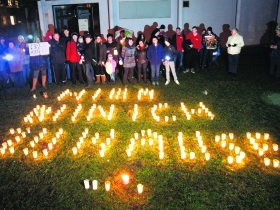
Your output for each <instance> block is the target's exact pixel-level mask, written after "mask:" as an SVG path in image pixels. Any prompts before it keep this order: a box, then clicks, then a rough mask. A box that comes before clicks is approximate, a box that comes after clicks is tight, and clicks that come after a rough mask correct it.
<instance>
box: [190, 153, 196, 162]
mask: <svg viewBox="0 0 280 210" xmlns="http://www.w3.org/2000/svg"><path fill="white" fill-rule="evenodd" d="M194 158H195V153H194V152H190V159H191V160H192V159H194Z"/></svg>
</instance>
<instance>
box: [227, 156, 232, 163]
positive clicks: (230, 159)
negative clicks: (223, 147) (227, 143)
mask: <svg viewBox="0 0 280 210" xmlns="http://www.w3.org/2000/svg"><path fill="white" fill-rule="evenodd" d="M228 163H229V164H232V163H233V157H232V156H228Z"/></svg>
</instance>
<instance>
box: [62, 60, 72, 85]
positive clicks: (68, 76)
mask: <svg viewBox="0 0 280 210" xmlns="http://www.w3.org/2000/svg"><path fill="white" fill-rule="evenodd" d="M65 67H66V74H67V79H71V71H70V65H69V63H66V64H65ZM62 81H64V78H63V80H62Z"/></svg>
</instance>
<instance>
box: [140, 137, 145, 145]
mask: <svg viewBox="0 0 280 210" xmlns="http://www.w3.org/2000/svg"><path fill="white" fill-rule="evenodd" d="M145 142H146V139H144V138H142V139H141V145H142V146H144V145H145Z"/></svg>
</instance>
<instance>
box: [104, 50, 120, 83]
mask: <svg viewBox="0 0 280 210" xmlns="http://www.w3.org/2000/svg"><path fill="white" fill-rule="evenodd" d="M104 67H105V69H106V72H107V74H109V76H110V85H113V84H114V83H115V80H116V67H117V62H116V61H115V60H114V59H113V55H112V54H108V59H107V61H106V63H105V64H104Z"/></svg>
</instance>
